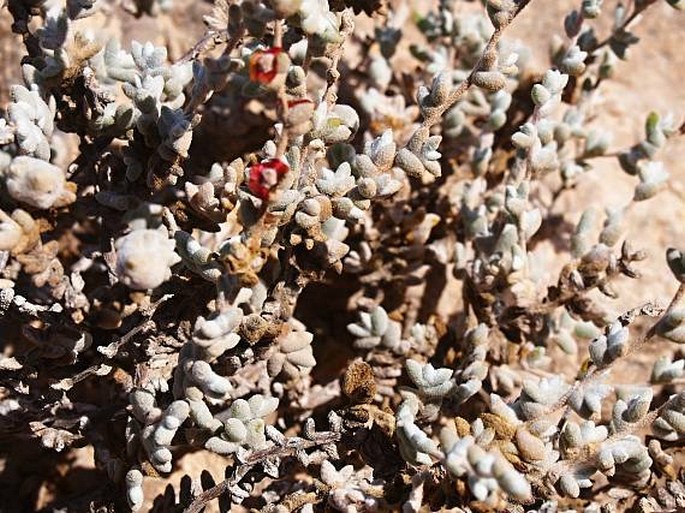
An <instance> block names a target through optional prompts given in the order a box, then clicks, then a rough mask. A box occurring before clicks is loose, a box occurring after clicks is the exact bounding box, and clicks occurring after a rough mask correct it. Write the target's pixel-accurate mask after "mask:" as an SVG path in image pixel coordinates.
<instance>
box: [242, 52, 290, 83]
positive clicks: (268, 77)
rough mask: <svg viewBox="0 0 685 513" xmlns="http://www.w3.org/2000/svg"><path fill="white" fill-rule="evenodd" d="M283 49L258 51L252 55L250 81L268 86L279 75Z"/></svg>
mask: <svg viewBox="0 0 685 513" xmlns="http://www.w3.org/2000/svg"><path fill="white" fill-rule="evenodd" d="M282 53H283V50H282V49H281V48H269V49H268V50H257V51H256V52H254V53H253V54H252V55H250V80H252V82H257V83H259V84H268V83H270V82H271V81H272V80H273V79H274V78H276V75H278V73H279V71H280V70H279V68H280V66H279V56H280V54H282Z"/></svg>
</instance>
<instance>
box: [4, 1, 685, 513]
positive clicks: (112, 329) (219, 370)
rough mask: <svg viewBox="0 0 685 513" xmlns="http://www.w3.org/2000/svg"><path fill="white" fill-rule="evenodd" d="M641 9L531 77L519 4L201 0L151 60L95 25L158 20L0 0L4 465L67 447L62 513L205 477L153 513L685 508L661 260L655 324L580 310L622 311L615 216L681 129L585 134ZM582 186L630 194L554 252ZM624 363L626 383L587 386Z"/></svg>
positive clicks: (528, 11)
mask: <svg viewBox="0 0 685 513" xmlns="http://www.w3.org/2000/svg"><path fill="white" fill-rule="evenodd" d="M461 3H466V2H461ZM461 3H460V4H461ZM661 3H662V2H657V1H656V0H633V1H630V2H628V3H627V5H624V4H618V5H613V6H611V7H610V6H608V5H603V2H602V1H601V0H583V1H582V2H579V4H580V5H578V7H577V9H575V10H573V11H572V12H570V13H568V15H567V16H566V17H565V19H563V20H559V21H560V26H561V24H562V23H561V22H562V21H563V30H561V29H560V31H559V34H557V35H556V37H555V39H554V42H553V45H552V51H551V56H550V63H549V69H548V70H547V71H546V72H544V73H541V74H540V73H539V72H537V71H536V70H535V69H533V67H532V66H531V65H530V64H529V61H528V60H527V59H526V58H525V57H526V55H527V50H526V49H525V48H523V47H521V46H520V45H517V44H515V43H514V42H513V41H511V40H508V39H507V29H508V28H509V26H510V25H511V24H512V22H514V20H515V19H516V18H517V17H518V16H536V9H544V2H540V1H539V2H532V1H530V0H487V1H485V2H483V3H476V2H468V3H467V4H468V5H467V7H468V8H462V7H464V6H460V9H458V10H457V9H455V4H457V2H455V1H454V0H441V1H440V2H436V3H435V5H432V6H431V9H430V11H429V12H428V14H427V15H425V16H421V17H418V18H416V19H409V18H408V17H409V14H410V13H409V11H408V9H407V2H403V1H400V0H398V1H395V2H386V1H383V0H375V1H374V0H330V1H328V0H242V1H239V0H216V2H215V3H214V5H213V8H212V11H211V14H208V15H207V16H206V17H205V19H204V21H205V25H206V30H205V35H204V36H203V37H202V38H201V39H200V40H199V41H198V42H197V44H196V45H194V46H193V47H192V48H189V49H187V53H186V54H185V55H183V56H182V57H178V58H174V59H171V58H170V57H169V50H168V49H167V48H165V47H158V46H155V45H154V44H152V43H150V42H140V43H139V42H136V41H132V42H129V41H126V40H123V39H122V40H120V39H117V38H116V37H107V32H106V31H104V32H99V31H96V30H93V27H94V25H93V23H94V22H93V21H92V20H93V19H94V18H97V17H98V16H101V15H102V14H103V13H105V14H106V15H107V16H112V15H114V14H116V15H117V16H138V17H143V16H165V15H167V14H165V13H167V12H168V11H169V10H170V9H171V4H172V2H170V1H164V2H162V1H159V2H157V1H148V2H143V1H138V0H136V1H135V2H132V3H131V4H130V5H128V6H127V8H128V10H129V11H130V13H129V14H122V13H121V12H120V11H119V10H117V9H118V5H115V4H114V3H113V2H105V1H102V2H100V1H88V0H74V1H71V0H67V1H66V2H60V1H47V0H46V1H36V0H9V1H8V3H7V7H8V9H9V10H10V13H11V15H12V16H13V19H14V23H13V25H12V30H13V31H14V32H15V33H16V34H19V35H20V36H21V38H22V40H23V44H24V46H25V52H26V54H25V56H24V58H23V59H22V60H21V62H7V63H5V64H6V65H8V66H10V65H11V66H17V67H20V69H21V75H22V77H23V84H18V85H14V86H12V88H11V101H10V102H9V103H8V105H6V106H5V110H4V117H3V118H2V119H0V184H1V189H0V207H1V210H0V286H1V287H2V289H1V291H0V316H2V317H1V320H0V329H1V333H2V334H1V335H0V337H2V344H3V353H2V357H1V358H0V369H2V378H1V382H0V384H1V385H2V388H1V389H0V390H1V391H2V395H1V401H0V411H2V418H1V420H0V426H2V434H3V441H4V443H7V444H11V443H14V442H18V441H20V440H21V441H25V440H26V439H27V438H28V439H29V440H32V441H36V442H38V443H40V444H41V445H42V446H43V447H45V448H47V449H49V450H51V451H57V452H60V451H65V452H68V451H69V449H70V448H71V447H82V446H84V445H88V446H92V447H93V449H94V457H95V464H96V466H97V467H98V468H100V469H102V471H103V472H105V473H106V475H107V478H108V480H109V481H108V482H104V483H103V485H102V489H101V490H100V491H99V493H98V494H97V496H95V497H85V498H84V497H81V496H79V495H78V494H76V496H75V498H74V499H73V501H71V502H68V503H67V504H66V505H65V506H64V509H60V511H62V510H65V511H95V510H98V511H100V510H102V511H105V510H122V511H123V510H126V508H127V505H128V507H130V509H132V510H140V509H143V508H145V509H150V508H151V507H152V506H151V504H152V501H153V500H154V499H155V497H150V496H146V494H145V491H144V489H145V484H146V482H147V483H149V482H150V481H151V480H164V479H165V478H166V477H167V476H169V475H170V473H172V472H173V471H174V470H175V469H177V468H178V461H179V458H180V456H181V455H183V454H185V453H188V452H192V451H201V450H204V451H211V452H213V453H216V454H218V455H220V456H221V457H222V458H224V460H225V467H226V471H225V472H226V473H225V475H226V478H225V480H223V481H220V482H218V483H217V482H213V481H212V480H211V479H207V476H206V475H204V476H198V475H191V476H189V477H190V479H189V480H185V481H184V482H183V487H182V488H183V489H181V490H177V492H179V493H178V494H176V493H175V492H174V490H171V492H170V493H168V494H166V495H165V496H164V497H158V498H157V500H156V501H155V506H154V509H155V510H158V511H160V510H165V511H186V512H198V511H201V510H202V509H203V507H205V506H206V505H207V504H208V503H209V502H210V501H212V500H213V499H216V498H220V500H221V504H222V507H223V508H229V507H231V506H230V505H231V504H233V507H236V508H237V507H238V505H239V504H242V505H243V507H244V508H247V509H250V508H251V510H253V511H263V512H278V513H284V512H288V511H302V512H308V511H329V510H335V511H345V512H355V511H359V512H361V511H399V510H402V511H404V512H413V511H415V512H418V511H428V510H450V511H485V510H507V511H547V512H551V511H556V510H557V509H561V510H564V509H576V510H581V509H584V510H586V511H597V510H599V509H600V505H601V504H604V503H606V501H607V500H608V499H607V497H611V500H613V501H619V502H618V506H617V507H618V508H620V509H626V510H627V509H630V510H633V511H644V512H646V511H655V510H662V509H673V508H676V507H679V508H683V507H685V502H684V501H685V488H684V486H685V482H684V481H683V476H684V473H683V470H682V468H681V463H680V461H679V459H678V452H679V450H680V447H681V445H682V440H683V437H684V436H685V391H683V389H682V383H683V381H682V377H683V373H684V362H685V360H683V359H682V350H679V349H677V345H678V344H683V343H685V304H683V301H682V296H683V293H684V292H685V256H684V255H683V253H682V252H681V251H680V250H679V249H674V248H666V247H664V248H663V253H664V254H665V258H666V259H667V262H668V265H669V266H670V268H671V270H672V274H673V277H672V279H673V283H674V288H676V287H677V292H676V294H675V296H674V297H673V299H672V301H671V302H670V304H667V305H659V304H654V303H646V304H643V305H638V306H635V307H634V308H632V309H630V310H628V311H627V312H625V313H624V314H622V315H620V316H618V317H616V316H615V315H612V314H611V312H610V311H609V309H607V308H606V307H605V302H604V301H603V299H602V298H603V297H615V296H616V294H617V292H616V288H615V284H616V283H617V282H619V281H626V280H629V279H630V280H634V284H635V287H639V286H641V285H640V281H639V278H640V275H639V268H640V267H641V266H642V265H645V264H644V263H643V261H644V260H645V257H646V254H645V253H644V251H642V250H641V249H640V248H639V247H638V246H637V245H636V244H635V243H633V242H631V240H636V242H637V243H639V238H640V237H639V235H640V234H639V233H635V231H633V230H631V227H630V226H627V225H626V223H625V222H624V217H625V214H626V212H627V211H629V210H630V209H632V208H633V205H635V204H636V203H638V202H643V201H648V200H651V199H652V198H653V197H655V196H657V195H659V193H660V191H662V190H663V189H664V188H666V187H667V186H668V180H669V174H668V172H667V170H666V168H665V166H664V164H663V162H662V161H661V160H659V159H660V155H661V153H662V151H664V148H666V151H668V150H667V147H668V144H669V139H671V138H673V137H677V136H679V135H682V133H683V132H684V131H685V128H684V127H685V125H679V122H678V121H677V120H676V117H675V116H674V115H673V114H669V113H652V114H650V115H649V116H648V118H647V119H646V120H645V129H644V137H643V138H642V140H640V141H636V142H635V144H634V145H633V146H631V147H627V148H614V147H613V146H612V133H611V129H610V127H608V126H607V125H605V124H602V119H603V114H604V113H603V112H602V110H601V108H600V109H597V102H598V98H599V96H600V95H601V94H602V90H603V86H604V84H605V83H606V82H607V81H610V80H612V79H613V78H615V77H616V76H619V77H620V76H621V74H622V73H630V72H635V71H631V70H632V69H639V67H638V66H635V68H631V67H630V65H629V64H626V63H623V62H621V61H625V60H627V59H629V57H630V53H631V52H630V48H631V47H632V46H633V45H635V44H637V43H638V41H639V39H638V37H637V36H636V35H635V34H634V33H633V23H634V21H635V20H636V19H637V18H639V17H640V16H643V15H645V16H648V15H657V14H653V12H657V11H655V10H653V9H652V6H653V5H655V4H661ZM529 4H530V5H529ZM668 4H670V5H671V6H672V7H673V8H675V9H676V10H682V9H683V8H684V7H685V3H684V2H683V1H682V0H680V1H676V0H668ZM670 15H672V16H681V15H680V14H679V13H677V12H676V11H675V10H673V11H672V14H670ZM612 16H613V22H612V23H610V24H607V23H606V19H607V18H611V17H612ZM360 22H364V23H372V24H373V25H374V27H375V38H374V39H373V40H362V39H360V38H358V37H356V36H355V23H360ZM683 23H685V18H683ZM407 24H413V25H415V27H416V29H417V34H418V35H419V36H420V37H416V38H414V40H410V41H409V42H407V40H406V38H405V31H404V27H405V25H407ZM96 25H97V23H95V26H96ZM402 62H404V63H406V62H411V67H410V68H406V67H403V66H402V65H400V64H398V63H402ZM680 114H681V115H682V113H680ZM598 159H615V160H616V162H617V164H618V165H620V167H621V168H622V170H623V171H624V172H625V173H627V175H629V176H630V177H632V179H633V180H634V184H635V188H634V194H633V195H632V196H631V197H626V198H625V201H624V202H623V203H622V204H621V205H619V206H614V205H609V204H607V203H606V202H605V201H603V200H602V198H597V208H591V209H589V210H587V211H585V212H584V213H583V215H582V217H580V218H579V219H577V224H576V225H575V226H568V225H565V224H564V223H563V222H560V216H559V212H558V209H559V207H558V205H559V200H560V198H561V197H562V196H568V195H571V196H572V195H573V194H575V193H576V192H575V191H576V186H577V184H578V183H579V182H580V181H582V180H583V179H584V176H585V175H586V174H587V173H592V172H593V168H594V167H595V165H596V162H597V161H598ZM656 201H658V200H656ZM601 207H605V209H604V210H603V209H602V208H601ZM679 243H681V241H673V243H672V245H673V246H678V244H679ZM545 244H548V245H553V246H554V247H555V248H556V255H555V258H556V259H557V261H560V262H562V265H561V266H560V268H561V270H560V272H558V274H556V275H553V273H550V272H549V263H548V262H545V261H544V258H543V256H542V252H541V251H539V249H540V248H541V247H543V246H544V245H545ZM555 272H556V271H555ZM446 291H448V292H450V297H452V298H453V302H454V303H455V304H453V305H451V307H450V308H449V311H448V312H445V311H442V310H440V309H439V308H438V298H440V297H441V296H442V295H443V294H444V293H445V292H446ZM664 299H666V298H664ZM658 339H660V340H662V341H668V342H669V344H671V345H670V346H669V348H670V349H668V352H664V351H661V352H659V351H654V350H653V348H655V347H657V345H656V344H657V340H658ZM658 347H664V344H663V343H662V344H661V345H660V346H658ZM646 348H649V351H648V353H650V355H649V356H650V357H653V358H652V363H653V371H652V374H651V379H649V380H644V381H643V380H641V379H634V377H632V376H631V377H630V378H632V379H630V378H629V380H628V381H627V382H624V383H618V382H616V381H615V380H611V379H610V372H611V371H612V370H613V369H615V367H616V364H617V362H620V361H626V360H630V359H631V358H634V357H635V356H636V355H638V354H639V353H644V352H645V351H644V350H645V349H646ZM678 351H680V352H678ZM22 443H25V442H22ZM201 477H202V478H201ZM191 481H192V482H194V483H195V485H194V486H190V482H191ZM607 490H610V492H609V493H607ZM27 507H28V508H29V509H30V507H31V506H30V505H29V506H27ZM602 507H604V508H606V507H608V506H602ZM97 508H101V509H97ZM55 511H56V510H55Z"/></svg>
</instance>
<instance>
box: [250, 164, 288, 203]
mask: <svg viewBox="0 0 685 513" xmlns="http://www.w3.org/2000/svg"><path fill="white" fill-rule="evenodd" d="M288 169H289V167H288V164H286V163H285V162H283V161H282V160H281V159H267V160H264V161H263V162H260V163H259V164H255V165H253V166H252V167H250V178H249V181H248V184H247V187H248V189H250V192H251V193H252V194H254V195H255V196H257V197H258V198H260V199H262V200H266V199H267V198H268V197H269V193H270V192H271V191H272V190H273V188H274V187H276V185H278V182H280V181H281V179H282V178H283V176H285V174H286V173H287V172H288Z"/></svg>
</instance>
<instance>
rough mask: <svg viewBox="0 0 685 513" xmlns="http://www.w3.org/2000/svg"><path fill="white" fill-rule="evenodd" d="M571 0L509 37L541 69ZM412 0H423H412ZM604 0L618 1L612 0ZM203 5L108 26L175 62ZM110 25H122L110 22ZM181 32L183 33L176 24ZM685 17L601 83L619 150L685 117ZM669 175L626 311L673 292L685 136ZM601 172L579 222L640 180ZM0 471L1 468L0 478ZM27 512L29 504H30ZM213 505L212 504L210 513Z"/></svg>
mask: <svg viewBox="0 0 685 513" xmlns="http://www.w3.org/2000/svg"><path fill="white" fill-rule="evenodd" d="M578 3H579V2H578V1H571V0H559V1H552V0H535V1H533V3H532V4H531V7H529V8H528V9H527V10H526V11H525V12H524V13H523V14H522V16H521V17H520V18H519V19H517V20H516V21H515V23H514V25H513V26H512V27H511V31H510V32H509V34H508V36H509V37H516V38H519V39H521V41H523V42H524V43H526V44H527V45H528V46H530V47H531V48H533V53H534V56H535V62H538V63H540V64H539V67H540V71H544V69H545V66H546V62H547V60H546V59H547V49H548V47H549V41H550V38H551V36H552V34H555V33H556V34H559V33H561V31H562V29H561V27H562V20H563V16H564V14H565V13H567V12H568V11H569V10H570V8H571V7H573V6H575V5H576V4H578ZM414 4H415V5H417V4H418V5H420V6H422V5H425V4H422V2H418V0H414ZM605 4H608V5H612V4H613V2H611V1H607V2H605ZM206 10H207V5H206V4H201V3H199V2H188V1H184V2H182V3H181V8H179V9H177V11H176V14H175V15H174V17H173V20H174V22H175V23H176V24H177V26H176V27H174V26H173V25H172V24H169V23H168V22H164V23H159V22H158V21H157V20H154V19H150V18H141V19H139V20H134V19H133V18H132V17H128V18H126V20H125V22H124V25H123V26H111V27H110V28H112V29H115V31H120V33H122V35H123V38H124V40H131V39H137V40H145V39H146V38H149V37H150V35H153V36H154V39H156V42H157V43H162V42H164V40H166V39H167V38H169V37H170V36H172V37H171V39H172V41H173V45H172V48H171V54H172V55H171V56H172V57H173V58H176V57H178V56H180V55H181V54H182V53H183V52H184V51H185V49H186V48H188V47H189V46H190V45H191V44H192V42H193V41H194V40H195V38H196V37H197V36H198V35H199V34H200V33H201V32H202V28H201V24H200V20H201V15H202V13H204V12H206ZM9 23H10V17H9V14H8V13H7V11H6V10H4V9H2V10H0V30H4V31H6V30H7V27H8V26H9ZM110 23H111V24H114V23H119V22H118V21H111V22H110ZM181 24H182V25H183V29H182V30H178V27H179V26H180V25H181ZM684 29H685V14H678V13H676V12H675V11H673V10H672V9H671V8H670V7H668V6H667V5H666V3H665V2H663V1H662V2H659V4H658V5H656V6H654V7H653V8H651V9H649V11H648V12H647V14H646V15H645V16H644V19H643V20H642V21H641V22H640V23H639V24H638V25H637V26H636V27H635V32H636V34H637V35H638V36H639V37H640V38H641V39H643V41H642V42H641V43H640V44H639V45H637V46H636V47H634V48H633V49H632V50H631V54H630V59H629V61H628V62H622V63H620V64H619V65H618V68H617V78H616V79H615V80H612V81H611V82H609V83H605V84H604V86H603V89H602V90H603V92H604V100H603V106H602V116H601V119H600V120H599V121H598V126H602V127H606V128H608V129H610V130H611V131H612V132H613V133H614V134H615V138H614V141H613V145H612V148H613V149H616V150H619V149H622V148H625V147H628V146H630V145H631V144H633V143H634V142H636V141H638V140H640V139H641V137H642V136H643V125H644V120H645V118H646V116H647V115H648V113H649V112H650V111H652V110H656V111H658V112H661V113H665V112H668V111H672V112H673V113H674V115H675V116H676V119H677V120H679V121H680V122H682V121H683V120H684V119H685V43H684V42H683V35H684V34H685V30H684ZM21 51H22V50H21V47H20V42H19V41H18V39H17V37H16V36H11V35H8V34H7V33H6V32H2V33H0V52H1V53H0V62H2V63H3V64H4V65H3V66H2V68H1V69H0V103H2V104H5V103H6V101H7V93H8V88H9V85H10V84H12V83H16V82H17V81H18V80H19V76H18V75H17V71H18V67H17V66H14V65H13V66H8V65H7V63H16V62H18V61H19V59H20V56H21ZM660 158H662V159H663V160H664V162H665V163H666V165H667V167H668V169H669V171H670V172H671V174H672V184H671V188H670V189H669V190H667V191H665V192H663V193H662V194H661V195H660V196H658V197H657V198H655V199H652V200H650V201H647V202H644V203H641V204H638V205H636V206H635V207H634V208H631V211H630V213H629V216H628V223H627V226H629V230H628V232H627V235H628V237H629V238H630V239H631V240H632V241H634V243H635V245H636V246H638V247H642V248H644V249H646V250H647V251H648V252H649V254H650V259H649V260H648V261H647V262H645V263H643V265H641V266H640V269H641V271H642V272H643V277H642V279H641V280H639V281H629V280H622V281H621V282H620V283H619V284H618V287H617V288H618V290H619V291H621V292H622V295H621V299H620V300H619V301H608V300H607V303H608V304H609V305H610V307H611V308H612V309H614V310H615V311H617V312H618V311H621V310H623V309H625V308H627V307H632V306H636V305H637V304H640V303H642V302H645V301H648V300H656V301H660V302H667V301H668V299H669V297H670V295H671V294H672V293H673V291H674V289H675V285H674V283H673V280H672V279H671V278H670V275H669V272H668V269H667V267H666V264H665V259H664V252H665V249H666V248H667V247H669V246H673V245H675V246H681V247H682V246H685V215H684V214H685V201H684V199H683V198H684V195H685V138H682V137H681V138H680V139H679V140H676V141H674V142H671V143H669V145H668V148H667V150H666V151H664V152H663V154H662V155H661V156H660ZM597 167H598V172H596V173H590V174H588V175H586V177H585V178H584V179H583V180H582V182H581V185H580V188H579V191H578V194H570V195H568V196H567V197H566V198H564V200H563V202H562V209H563V212H564V215H565V216H566V217H567V219H568V220H569V221H571V222H576V221H577V220H578V218H579V216H580V214H581V212H582V211H583V209H584V208H586V207H588V206H595V207H597V208H604V207H607V206H618V205H624V204H626V203H627V202H628V201H629V200H630V198H631V196H632V193H633V187H634V184H635V182H634V179H633V178H631V177H629V176H626V175H625V174H624V173H623V172H622V171H621V170H620V168H619V167H618V165H617V163H616V161H615V160H614V159H602V160H601V161H600V162H599V163H598V165H597ZM626 370H628V371H630V372H634V371H635V372H640V373H645V372H646V371H647V370H648V369H647V367H646V365H644V362H641V361H640V360H639V359H638V360H637V361H635V362H634V363H633V364H631V366H629V367H627V368H626ZM73 456H74V460H72V462H71V463H70V464H69V466H70V467H71V469H72V470H73V469H75V468H78V467H82V468H84V469H87V468H91V465H92V452H91V451H90V450H88V449H81V450H78V451H74V452H73ZM222 467H223V459H222V458H219V457H217V456H215V455H211V454H205V453H197V454H194V455H189V456H186V457H184V458H183V459H181V460H180V461H179V469H180V470H179V471H177V472H175V473H174V474H173V475H172V476H171V478H170V479H169V480H166V481H164V482H162V481H154V480H147V481H146V485H145V487H146V497H148V501H147V502H146V504H145V506H144V507H143V509H142V510H141V511H143V512H145V511H149V510H150V509H151V506H152V498H154V497H155V496H156V495H157V494H159V493H162V492H163V490H164V488H165V487H166V485H167V484H168V483H173V484H174V485H176V484H177V483H178V482H179V481H180V479H181V477H182V476H183V475H184V474H186V473H187V474H188V475H190V476H191V477H193V478H195V479H197V478H199V475H200V473H201V471H202V470H203V469H209V470H210V472H211V473H212V474H213V475H214V477H215V479H219V478H220V477H221V475H222V473H223V469H222ZM1 473H2V467H0V479H2V477H1ZM53 492H55V490H54V487H53V485H51V484H48V483H44V484H43V485H42V491H41V492H40V494H39V497H41V498H43V499H47V498H48V497H50V496H51V495H53ZM26 511H29V510H26ZM206 511H208V512H213V511H217V508H216V505H215V504H212V505H210V507H209V508H208V509H207V510H206Z"/></svg>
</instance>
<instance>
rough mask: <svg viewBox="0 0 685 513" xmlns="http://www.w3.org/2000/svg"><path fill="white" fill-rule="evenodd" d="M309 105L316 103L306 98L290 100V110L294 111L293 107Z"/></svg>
mask: <svg viewBox="0 0 685 513" xmlns="http://www.w3.org/2000/svg"><path fill="white" fill-rule="evenodd" d="M308 103H311V104H313V103H314V102H313V101H311V100H308V99H306V98H300V99H298V100H288V108H290V109H292V108H293V107H297V106H298V105H305V104H308Z"/></svg>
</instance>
